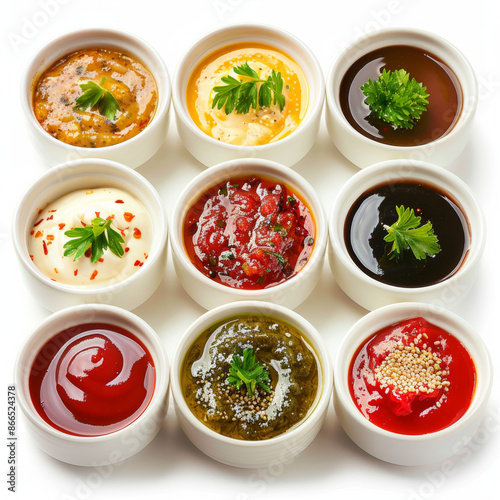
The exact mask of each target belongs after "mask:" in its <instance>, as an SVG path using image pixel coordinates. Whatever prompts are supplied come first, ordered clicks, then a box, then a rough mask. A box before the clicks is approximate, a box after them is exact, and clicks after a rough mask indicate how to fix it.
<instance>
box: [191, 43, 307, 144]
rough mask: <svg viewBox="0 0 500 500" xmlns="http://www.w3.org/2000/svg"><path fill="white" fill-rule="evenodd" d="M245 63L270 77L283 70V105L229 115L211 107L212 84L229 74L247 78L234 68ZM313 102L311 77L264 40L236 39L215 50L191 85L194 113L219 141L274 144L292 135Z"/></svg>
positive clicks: (194, 117) (206, 131)
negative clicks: (242, 41)
mask: <svg viewBox="0 0 500 500" xmlns="http://www.w3.org/2000/svg"><path fill="white" fill-rule="evenodd" d="M244 63H248V65H249V66H250V67H251V68H252V69H253V70H255V71H256V72H257V74H258V75H259V78H260V79H263V80H267V78H268V77H269V76H271V73H272V70H273V69H274V71H275V72H276V73H281V77H282V78H283V81H284V85H283V94H284V96H285V106H284V108H283V110H280V107H279V105H278V104H271V106H270V107H260V108H259V109H254V108H250V111H249V113H247V114H239V113H236V111H235V110H233V111H232V112H231V113H230V114H228V115H226V113H225V111H224V108H222V109H220V110H219V109H217V106H216V107H215V108H213V107H212V103H213V99H214V95H215V93H214V92H213V88H214V87H216V86H219V85H224V83H223V82H222V80H221V78H222V77H224V76H228V75H230V76H233V77H234V78H237V79H238V80H240V81H241V80H242V81H247V80H248V78H247V77H245V76H241V75H238V74H236V73H235V72H234V67H236V66H240V65H242V64H244ZM260 85H261V84H260V83H259V84H258V86H259V88H260ZM308 101H309V89H308V84H307V79H306V77H305V75H304V73H303V71H302V70H301V68H300V67H299V66H298V65H297V63H296V62H295V61H293V60H292V59H291V58H290V57H288V56H287V55H286V54H284V53H282V52H280V51H278V50H277V49H275V48H273V47H271V46H268V45H264V44H252V46H251V47H249V46H248V45H246V46H245V45H242V44H233V45H229V46H227V47H224V48H223V49H220V50H218V51H216V52H214V53H213V54H211V55H210V56H209V57H207V58H206V59H204V60H203V61H202V62H201V63H200V64H199V65H198V67H197V68H196V69H195V70H194V71H193V73H192V74H191V76H190V79H189V82H188V85H187V90H186V102H187V106H188V110H189V113H190V115H191V117H192V119H193V121H194V122H195V123H196V125H197V126H198V127H199V128H200V129H201V130H202V131H203V132H205V133H206V134H208V135H210V136H211V137H213V138H214V139H217V140H219V141H222V142H225V143H228V144H237V145H243V146H257V145H261V144H269V143H272V142H275V141H278V140H280V139H283V138H284V137H286V136H287V135H289V134H291V133H292V132H293V131H294V130H295V129H296V128H297V127H298V126H299V125H300V122H301V121H302V119H303V118H304V115H305V113H306V111H307V106H308Z"/></svg>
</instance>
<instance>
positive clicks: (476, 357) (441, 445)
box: [333, 303, 493, 465]
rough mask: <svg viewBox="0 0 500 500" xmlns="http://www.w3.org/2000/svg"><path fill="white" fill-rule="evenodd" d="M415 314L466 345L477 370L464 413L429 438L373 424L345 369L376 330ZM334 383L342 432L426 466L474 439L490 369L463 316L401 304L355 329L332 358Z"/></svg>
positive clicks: (386, 456) (393, 457)
mask: <svg viewBox="0 0 500 500" xmlns="http://www.w3.org/2000/svg"><path fill="white" fill-rule="evenodd" d="M417 316H421V317H423V318H424V319H426V320H427V321H429V322H430V323H433V324H435V325H436V326H438V327H440V328H442V329H444V330H446V331H447V332H448V333H450V334H451V335H453V336H454V337H456V338H457V339H458V340H459V341H460V342H461V343H462V344H463V345H464V346H465V348H466V349H467V350H468V351H469V354H470V355H471V357H472V359H473V361H474V364H475V367H476V375H477V377H476V388H475V391H474V396H473V398H472V402H471V405H470V407H469V409H468V410H467V412H466V413H465V414H464V415H463V416H462V418H460V419H459V420H458V421H457V422H455V423H454V424H452V425H450V426H449V427H447V428H445V429H442V430H440V431H437V432H432V433H429V434H421V435H406V434H397V433H394V432H389V431H387V430H385V429H382V428H381V427H378V426H376V425H375V424H373V423H372V422H370V421H368V420H367V419H366V418H365V417H364V416H363V414H362V413H361V412H360V411H359V410H358V408H357V407H356V405H355V404H354V401H353V400H352V398H351V394H350V392H349V383H348V373H349V365H350V363H351V360H352V358H353V356H354V354H355V352H356V350H357V349H358V347H359V346H360V345H361V344H362V343H363V342H364V341H365V340H366V339H368V338H369V337H371V336H372V335H373V334H374V333H376V332H377V331H378V330H380V329H382V328H384V327H386V326H389V325H391V324H394V323H397V322H399V321H402V320H405V319H409V318H413V317H417ZM334 381H335V382H334V384H335V385H334V396H333V401H334V406H335V412H336V414H337V417H338V419H339V422H340V424H341V426H342V427H343V429H344V431H345V432H346V433H347V435H348V436H349V437H350V438H351V439H352V440H353V441H354V442H355V443H356V444H357V445H358V446H359V447H360V448H361V449H363V450H364V451H366V452H367V453H369V454H370V455H373V456H374V457H376V458H379V459H380V460H384V461H386V462H390V463H393V464H397V465H427V464H431V463H434V462H438V461H440V460H444V459H445V458H447V457H449V456H451V455H453V454H454V453H456V452H458V451H459V450H460V449H461V448H462V447H463V446H465V445H466V444H467V442H468V441H469V439H470V438H471V437H472V436H473V435H474V432H475V431H476V430H477V428H478V426H479V424H480V423H481V417H482V415H483V412H484V410H485V408H486V405H487V402H488V398H489V395H490V392H491V387H492V384H493V367H492V364H491V359H490V355H489V353H488V350H487V348H486V346H485V344H484V342H483V340H482V339H481V337H480V336H479V335H478V334H477V333H476V332H475V331H474V330H473V328H472V327H471V326H470V325H469V324H468V323H466V322H465V321H464V320H463V319H462V318H460V317H459V316H457V315H456V314H454V313H451V312H449V311H447V310H446V309H442V308H440V307H436V306H432V305H429V304H423V303H400V304H393V305H390V306H386V307H383V308H380V309H377V310H376V311H372V312H371V313H368V314H367V315H366V316H364V317H363V318H361V319H360V320H359V321H357V322H356V323H355V324H354V325H353V327H352V328H351V329H350V330H349V332H348V333H347V334H346V336H345V337H344V339H343V341H342V343H341V344H340V346H339V348H338V351H337V354H336V356H335V362H334Z"/></svg>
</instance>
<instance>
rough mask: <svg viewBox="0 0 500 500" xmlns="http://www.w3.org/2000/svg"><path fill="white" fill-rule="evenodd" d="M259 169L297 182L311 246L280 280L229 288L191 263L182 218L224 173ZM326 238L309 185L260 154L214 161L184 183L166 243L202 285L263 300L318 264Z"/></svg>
mask: <svg viewBox="0 0 500 500" xmlns="http://www.w3.org/2000/svg"><path fill="white" fill-rule="evenodd" d="M239 167H242V168H243V170H241V171H235V173H234V174H233V173H232V171H233V170H235V169H238V168H239ZM259 170H264V171H267V170H269V173H267V172H266V173H264V174H261V175H263V176H264V177H268V178H270V179H272V180H277V181H279V182H283V183H284V184H287V185H289V184H290V180H291V181H292V182H293V186H292V188H294V189H295V186H297V188H298V189H295V191H298V192H299V195H300V196H301V197H302V198H303V200H304V201H305V204H306V205H307V207H308V208H309V210H310V212H311V215H312V216H313V218H314V223H315V230H316V234H315V241H314V248H313V251H312V252H311V254H310V256H309V258H308V260H307V262H306V263H305V264H304V266H303V267H302V268H301V269H300V270H299V271H298V273H297V274H295V275H294V276H292V277H290V278H289V279H287V280H285V281H283V282H281V283H278V284H276V285H273V286H271V287H269V288H264V289H262V290H247V289H239V288H233V287H230V286H226V285H223V284H221V283H218V282H216V281H213V280H212V279H210V278H209V277H208V276H205V275H204V274H203V273H202V272H201V271H199V270H198V269H197V268H196V267H195V265H194V264H193V263H192V262H191V260H190V259H189V257H188V255H187V253H186V250H185V247H184V241H183V238H182V226H183V224H184V218H185V215H186V213H187V210H188V209H189V208H190V207H191V205H192V204H193V202H194V201H195V200H196V199H197V198H199V196H200V195H201V194H203V192H204V190H206V189H207V188H208V186H210V187H212V186H213V185H215V184H217V183H218V182H220V181H221V180H223V179H224V177H228V176H229V175H246V174H252V173H255V171H259ZM259 173H260V172H259ZM207 178H208V179H209V181H208V183H207V182H206V179H207ZM193 191H196V193H197V194H195V195H190V193H192V192H193ZM327 242H328V223H327V218H326V215H325V212H324V209H323V205H322V203H321V201H320V199H319V198H318V196H317V194H316V192H315V190H314V188H313V187H312V185H311V184H310V183H309V182H308V181H307V180H306V179H304V178H303V177H302V176H301V175H300V174H298V173H297V172H295V171H294V170H292V169H290V168H287V167H285V166H284V165H282V164H281V163H277V162H275V161H272V160H266V159H262V158H241V159H237V160H227V161H225V162H222V163H218V164H217V165H214V166H213V167H211V168H209V169H205V170H203V171H201V172H200V173H199V174H198V175H196V177H194V178H193V179H192V180H191V181H190V182H189V183H188V184H187V185H186V186H185V188H184V189H183V191H182V192H181V194H180V195H179V197H178V199H177V201H176V203H175V206H174V209H173V211H172V222H171V230H170V245H171V248H172V252H173V254H174V255H175V256H176V257H177V258H178V261H179V263H180V264H182V269H183V271H187V272H188V273H189V275H190V276H191V277H193V278H195V279H197V280H198V281H199V282H200V284H201V285H202V286H206V287H208V288H209V289H213V290H215V291H217V292H220V293H225V294H233V295H234V297H238V298H243V299H245V298H246V299H248V300H251V299H252V298H253V299H255V300H266V299H270V298H271V297H272V296H273V295H275V294H276V293H277V291H278V292H279V291H283V290H284V289H288V288H291V287H293V286H295V284H296V283H297V282H298V281H299V280H300V279H301V277H302V278H304V276H307V275H309V273H310V270H311V269H312V268H314V267H315V266H317V265H319V264H320V262H321V260H322V259H323V256H324V252H325V249H326V246H327ZM318 261H320V262H318ZM257 296H258V297H257Z"/></svg>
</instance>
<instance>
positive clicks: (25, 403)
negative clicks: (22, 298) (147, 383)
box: [14, 304, 170, 466]
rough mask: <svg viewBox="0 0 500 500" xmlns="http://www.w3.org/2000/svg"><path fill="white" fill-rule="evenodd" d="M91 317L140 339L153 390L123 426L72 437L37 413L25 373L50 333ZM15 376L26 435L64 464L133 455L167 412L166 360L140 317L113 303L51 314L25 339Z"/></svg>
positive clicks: (117, 459)
mask: <svg viewBox="0 0 500 500" xmlns="http://www.w3.org/2000/svg"><path fill="white" fill-rule="evenodd" d="M94 322H98V323H108V324H112V325H116V326H119V327H122V328H124V329H126V330H128V331H129V332H130V333H132V334H134V335H135V336H136V337H137V338H138V339H139V340H141V341H142V343H143V344H144V345H145V346H146V348H147V349H148V351H149V353H150V354H151V356H152V358H153V362H154V366H155V374H156V380H155V389H154V393H153V396H152V399H151V401H150V403H149V405H148V406H147V407H146V409H145V410H144V412H143V413H142V414H141V415H140V416H139V417H138V418H137V419H136V420H134V421H133V422H132V423H130V424H129V425H128V426H127V427H124V428H122V429H120V430H118V431H116V432H112V433H110V434H106V435H102V436H73V435H71V434H66V433H65V432H62V431H59V430H57V429H55V428H54V427H52V426H50V425H49V424H48V423H47V422H46V421H45V420H44V419H43V418H42V417H41V416H40V415H39V413H38V412H37V410H36V408H35V406H34V405H33V402H32V399H31V396H30V389H29V375H30V371H31V366H32V365H33V361H34V359H35V357H36V355H37V353H38V352H39V350H40V349H41V348H42V346H43V345H44V344H45V343H46V342H47V341H48V340H49V339H50V338H52V337H53V336H54V335H56V334H57V333H59V332H61V331H63V330H65V329H67V328H70V327H72V326H76V325H80V324H84V323H94ZM14 376H15V384H16V390H17V394H18V400H19V406H20V407H21V410H22V412H23V414H24V416H25V420H26V423H27V429H28V432H29V433H30V436H31V437H32V439H33V440H34V442H35V443H36V444H37V445H38V446H39V447H40V448H41V449H42V450H43V451H44V452H45V453H47V454H49V455H51V456H52V457H54V458H57V459H58V460H61V461H63V462H67V463H69V464H74V465H85V466H99V465H107V464H113V463H117V462H121V461H122V460H125V459H126V458H129V457H131V456H132V455H135V454H136V453H138V452H139V451H140V450H142V449H143V448H144V447H145V446H146V445H147V444H149V443H150V442H151V441H152V439H153V438H154V437H155V436H156V434H157V433H158V432H159V430H160V429H161V427H162V426H163V423H164V420H165V416H166V413H167V408H168V398H169V384H170V374H169V365H168V360H167V356H166V354H165V352H164V350H163V347H162V345H161V343H160V341H159V339H158V336H157V335H156V333H155V332H154V330H153V329H152V328H151V327H150V326H149V325H148V324H147V323H146V322H145V321H143V320H142V319H141V318H139V317H138V316H136V315H135V314H133V313H130V312H128V311H125V310H123V309H120V308H118V307H114V306H107V305H102V304H86V305H80V306H74V307H70V308H67V309H64V310H62V311H58V312H56V313H53V314H52V315H50V316H49V317H48V318H46V319H45V320H44V321H43V322H42V323H41V324H40V325H39V326H38V327H37V328H35V330H34V331H33V332H32V333H31V335H30V336H29V337H27V338H26V340H25V341H24V343H23V346H22V348H21V350H20V352H19V354H18V357H17V359H16V365H15V373H14Z"/></svg>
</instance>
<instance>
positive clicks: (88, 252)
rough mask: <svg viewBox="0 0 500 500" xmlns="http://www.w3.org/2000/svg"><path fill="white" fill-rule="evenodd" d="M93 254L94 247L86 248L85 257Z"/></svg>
mask: <svg viewBox="0 0 500 500" xmlns="http://www.w3.org/2000/svg"><path fill="white" fill-rule="evenodd" d="M91 255H92V247H89V248H87V250H85V257H90V256H91Z"/></svg>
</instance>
